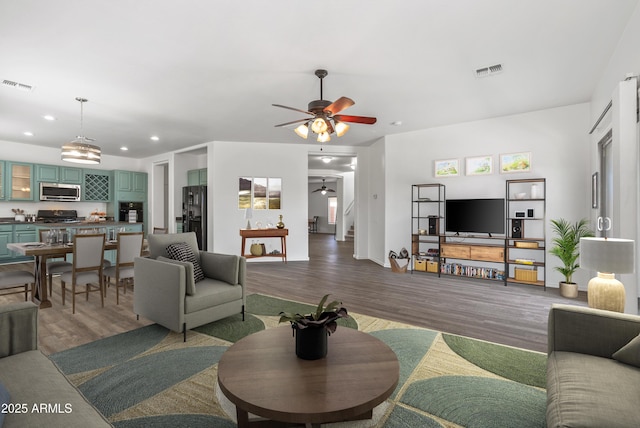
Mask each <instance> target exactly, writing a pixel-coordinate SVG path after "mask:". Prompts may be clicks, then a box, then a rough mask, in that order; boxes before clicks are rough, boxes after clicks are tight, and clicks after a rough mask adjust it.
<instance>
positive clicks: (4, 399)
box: [0, 382, 11, 427]
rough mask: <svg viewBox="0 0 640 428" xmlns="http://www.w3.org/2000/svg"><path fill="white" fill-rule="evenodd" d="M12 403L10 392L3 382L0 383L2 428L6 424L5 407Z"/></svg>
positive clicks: (0, 421) (0, 423)
mask: <svg viewBox="0 0 640 428" xmlns="http://www.w3.org/2000/svg"><path fill="white" fill-rule="evenodd" d="M9 403H11V396H10V395H9V391H7V388H5V387H4V385H3V384H2V382H0V427H1V426H2V424H3V423H4V415H5V412H4V409H5V405H7V404H9Z"/></svg>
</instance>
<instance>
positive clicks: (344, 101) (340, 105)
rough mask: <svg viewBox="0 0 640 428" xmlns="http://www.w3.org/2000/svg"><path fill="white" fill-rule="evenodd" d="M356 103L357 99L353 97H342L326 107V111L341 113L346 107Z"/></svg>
mask: <svg viewBox="0 0 640 428" xmlns="http://www.w3.org/2000/svg"><path fill="white" fill-rule="evenodd" d="M354 104H355V101H353V100H352V99H351V98H347V97H340V98H338V99H337V100H335V101H334V102H333V103H331V104H329V105H328V106H327V107H325V108H324V111H328V112H331V114H336V113H340V112H341V111H342V110H344V109H346V108H349V107H351V106H352V105H354Z"/></svg>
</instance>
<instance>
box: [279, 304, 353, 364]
mask: <svg viewBox="0 0 640 428" xmlns="http://www.w3.org/2000/svg"><path fill="white" fill-rule="evenodd" d="M328 298H329V294H325V295H324V297H322V300H320V303H319V304H318V307H317V308H316V311H315V312H313V313H310V314H305V315H302V314H298V313H296V314H293V313H290V312H280V321H279V322H287V321H289V322H290V323H291V328H292V329H293V335H294V336H295V338H296V355H297V356H298V358H302V359H304V360H317V359H319V358H324V357H325V356H326V355H327V346H328V343H327V342H328V341H327V336H329V335H331V333H334V332H335V331H336V328H337V327H338V323H337V322H336V321H337V319H338V318H348V317H349V315H348V313H347V309H346V308H344V307H343V306H342V302H340V301H338V300H334V301H332V302H330V303H328V304H327V305H326V306H325V303H326V302H327V299H328Z"/></svg>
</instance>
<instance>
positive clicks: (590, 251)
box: [580, 238, 635, 312]
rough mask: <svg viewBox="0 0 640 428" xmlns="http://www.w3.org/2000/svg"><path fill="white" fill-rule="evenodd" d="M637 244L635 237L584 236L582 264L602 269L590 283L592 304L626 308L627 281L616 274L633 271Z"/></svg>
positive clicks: (622, 310)
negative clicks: (625, 289)
mask: <svg viewBox="0 0 640 428" xmlns="http://www.w3.org/2000/svg"><path fill="white" fill-rule="evenodd" d="M634 247H635V245H634V241H633V240H631V239H620V238H580V267H581V268H584V269H593V270H595V271H597V272H598V276H596V277H594V278H591V280H590V281H589V285H588V286H587V301H588V303H589V307H591V308H597V309H606V310H609V311H616V312H624V303H625V291H624V285H622V283H621V282H620V281H618V280H617V279H616V277H615V274H616V273H633V271H634V266H635V263H634V261H635V250H634Z"/></svg>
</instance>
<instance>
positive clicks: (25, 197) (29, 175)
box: [5, 162, 36, 201]
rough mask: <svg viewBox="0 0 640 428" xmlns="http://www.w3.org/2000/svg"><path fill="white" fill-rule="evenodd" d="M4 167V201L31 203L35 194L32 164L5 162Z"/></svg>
mask: <svg viewBox="0 0 640 428" xmlns="http://www.w3.org/2000/svg"><path fill="white" fill-rule="evenodd" d="M6 167H7V171H6V172H5V177H6V179H7V185H6V188H5V189H6V199H8V200H10V201H33V200H34V194H35V193H36V192H35V190H34V176H33V164H31V163H25V162H7V163H6Z"/></svg>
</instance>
